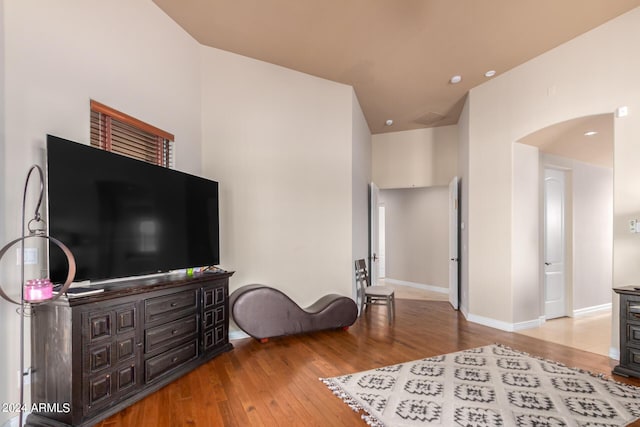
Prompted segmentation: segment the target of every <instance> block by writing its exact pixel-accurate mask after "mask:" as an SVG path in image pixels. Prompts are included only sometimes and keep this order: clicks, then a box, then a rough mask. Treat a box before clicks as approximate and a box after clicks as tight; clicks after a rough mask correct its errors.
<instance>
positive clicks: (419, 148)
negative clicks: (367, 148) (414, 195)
mask: <svg viewBox="0 0 640 427" xmlns="http://www.w3.org/2000/svg"><path fill="white" fill-rule="evenodd" d="M372 144H373V149H372V150H373V152H372V158H373V181H374V182H375V183H376V185H377V186H378V187H379V188H410V187H429V186H432V185H448V184H449V182H450V181H451V179H452V178H453V177H454V176H456V173H457V170H458V127H457V126H442V127H436V128H429V129H416V130H408V131H402V132H389V133H382V134H377V135H373V137H372Z"/></svg>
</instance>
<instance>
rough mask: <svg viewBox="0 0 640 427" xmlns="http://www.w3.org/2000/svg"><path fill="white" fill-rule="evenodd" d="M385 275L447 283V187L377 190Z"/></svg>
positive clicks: (442, 285)
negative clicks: (382, 220) (382, 211)
mask: <svg viewBox="0 0 640 427" xmlns="http://www.w3.org/2000/svg"><path fill="white" fill-rule="evenodd" d="M379 202H380V204H384V207H385V217H386V221H385V235H386V239H385V240H386V245H385V261H386V262H385V266H386V268H385V271H386V277H387V278H388V279H394V280H400V281H405V282H412V283H416V284H421V285H427V286H435V287H440V288H447V289H448V287H449V212H448V209H447V207H448V205H449V187H447V186H434V187H423V188H404V189H389V190H380V195H379Z"/></svg>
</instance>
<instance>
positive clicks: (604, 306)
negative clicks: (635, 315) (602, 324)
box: [573, 303, 611, 317]
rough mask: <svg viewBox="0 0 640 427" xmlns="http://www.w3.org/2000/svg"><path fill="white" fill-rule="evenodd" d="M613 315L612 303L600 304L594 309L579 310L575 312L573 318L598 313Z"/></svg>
mask: <svg viewBox="0 0 640 427" xmlns="http://www.w3.org/2000/svg"><path fill="white" fill-rule="evenodd" d="M606 312H609V313H611V303H608V304H600V305H594V306H592V307H585V308H579V309H577V310H573V317H580V316H586V315H588V314H596V313H603V314H604V313H606Z"/></svg>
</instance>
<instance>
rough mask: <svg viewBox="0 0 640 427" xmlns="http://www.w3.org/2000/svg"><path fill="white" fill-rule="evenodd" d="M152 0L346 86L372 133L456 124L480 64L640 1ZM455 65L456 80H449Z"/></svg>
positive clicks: (535, 47) (184, 21)
mask: <svg viewBox="0 0 640 427" xmlns="http://www.w3.org/2000/svg"><path fill="white" fill-rule="evenodd" d="M153 1H154V2H155V3H156V4H157V5H158V6H159V7H160V8H161V9H163V10H164V11H165V12H166V13H167V14H168V15H169V16H170V17H171V18H172V19H173V20H175V21H176V22H177V23H178V24H179V25H181V26H182V27H183V28H184V29H185V30H186V31H187V32H188V33H189V34H191V35H192V36H193V37H194V38H195V39H196V40H197V41H198V42H200V43H201V44H203V45H208V46H212V47H216V48H219V49H222V50H226V51H229V52H234V53H237V54H240V55H244V56H248V57H251V58H255V59H259V60H262V61H266V62H269V63H272V64H277V65H281V66H283V67H287V68H290V69H293V70H298V71H301V72H304V73H308V74H311V75H314V76H318V77H322V78H325V79H329V80H333V81H336V82H340V83H345V84H348V85H351V86H353V87H354V89H355V92H356V95H357V96H358V100H359V102H360V105H361V107H362V110H363V112H364V115H365V117H366V119H367V122H368V124H369V128H370V129H371V132H372V133H374V134H376V133H383V132H390V131H399V130H408V129H417V128H424V127H434V126H443V125H450V124H455V123H457V121H458V118H459V115H460V111H461V109H462V106H463V104H464V100H465V96H466V94H467V92H468V91H469V90H470V89H471V88H473V87H474V86H477V85H479V84H481V83H483V82H485V81H486V80H487V79H489V78H491V77H486V76H485V73H486V72H487V71H490V70H495V72H496V75H500V74H501V73H504V72H505V71H507V70H509V69H511V68H514V67H516V66H518V65H519V64H522V63H524V62H526V61H528V60H530V59H532V58H534V57H536V56H537V55H540V54H541V53H544V52H545V51H548V50H550V49H552V48H554V47H556V46H558V45H560V44H562V43H564V42H566V41H568V40H570V39H572V38H574V37H576V36H578V35H580V34H582V33H584V32H587V31H589V30H591V29H593V28H595V27H596V26H598V25H600V24H603V23H604V22H606V21H608V20H610V19H612V18H615V17H616V16H618V15H621V14H623V13H624V12H627V11H629V10H631V9H633V8H635V7H638V6H640V0H536V1H533V0H518V1H514V0H315V1H314V0H234V1H231V0H188V1H185V0H153ZM454 75H459V76H461V77H462V80H461V81H460V83H457V84H452V83H450V79H451V77H452V76H454ZM523 84H526V82H523ZM388 119H391V120H393V122H394V123H393V125H392V126H386V125H385V122H386V121H387V120H388Z"/></svg>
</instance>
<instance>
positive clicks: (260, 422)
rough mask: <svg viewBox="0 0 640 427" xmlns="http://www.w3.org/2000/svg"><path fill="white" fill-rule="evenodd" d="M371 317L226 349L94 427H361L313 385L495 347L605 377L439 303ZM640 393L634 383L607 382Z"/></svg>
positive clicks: (605, 366)
mask: <svg viewBox="0 0 640 427" xmlns="http://www.w3.org/2000/svg"><path fill="white" fill-rule="evenodd" d="M396 308H397V316H396V320H395V323H394V324H393V325H388V323H387V318H386V310H385V307H372V308H370V309H369V310H368V311H367V312H366V313H365V314H364V315H363V316H361V317H360V318H359V319H358V320H357V321H356V323H355V324H354V325H353V326H352V327H351V328H350V329H349V330H348V331H343V330H335V331H325V332H318V333H313V334H306V335H299V336H292V337H282V338H274V339H271V340H270V341H269V342H267V343H265V344H261V343H259V342H257V341H255V340H253V339H244V340H236V341H233V344H234V347H235V348H234V349H233V350H232V351H230V352H228V353H225V354H223V355H221V356H219V357H217V358H215V359H214V360H212V361H211V362H209V363H207V364H206V365H203V366H201V367H200V368H198V369H196V370H195V371H193V372H191V373H189V374H187V375H185V376H184V377H182V378H180V379H179V380H177V381H175V382H173V383H171V384H170V385H168V386H166V387H164V388H163V389H161V390H159V391H158V392H156V393H154V394H152V395H150V396H148V397H147V398H145V399H143V400H141V401H140V402H138V403H136V404H134V405H132V406H130V407H129V408H127V409H125V410H123V411H122V412H120V413H118V414H116V415H114V416H112V417H111V418H108V419H107V420H105V421H103V422H102V423H100V424H98V426H100V427H116V426H147V425H149V426H151V425H153V426H167V427H169V426H171V427H173V426H241V427H245V426H285V425H286V426H294V425H295V426H359V425H360V426H365V423H364V422H363V421H362V420H361V419H360V415H359V414H358V413H356V412H354V411H352V410H351V409H350V408H349V407H348V406H347V405H345V404H344V403H342V401H341V400H340V399H338V398H337V397H335V396H334V395H333V394H332V393H331V392H330V391H329V389H328V388H327V387H326V386H325V385H324V384H323V383H322V382H321V381H319V380H318V378H320V377H332V376H336V375H343V374H347V373H350V372H358V371H362V370H367V369H372V368H376V367H380V366H385V365H390V364H395V363H400V362H405V361H409V360H415V359H419V358H423V357H429V356H435V355H438V354H444V353H451V352H454V351H458V350H463V349H468V348H473V347H478V346H483V345H487V344H492V343H501V344H504V345H507V346H510V347H512V348H515V349H518V350H521V351H525V352H528V353H530V354H532V355H536V356H541V357H545V358H549V359H554V360H557V361H559V362H562V363H564V364H566V365H568V366H572V367H579V368H582V369H587V370H589V371H592V372H599V373H604V374H606V375H607V376H609V375H610V373H611V369H612V368H613V366H615V364H616V363H615V361H613V360H611V359H609V358H608V357H606V356H602V355H598V354H594V353H588V352H585V351H581V350H577V349H574V348H570V347H566V346H563V345H559V344H555V343H551V342H546V341H541V340H539V339H536V338H532V337H528V336H524V335H521V334H515V333H509V332H503V331H499V330H496V329H492V328H488V327H485V326H481V325H478V324H474V323H470V322H467V321H466V320H465V319H464V317H463V316H462V315H461V314H460V313H459V312H456V311H454V310H452V309H451V306H450V305H449V304H448V303H447V302H442V301H417V300H402V299H399V300H397V301H396ZM615 379H616V380H618V381H620V382H625V383H629V384H634V385H636V386H640V380H638V379H627V378H623V377H618V376H616V377H615Z"/></svg>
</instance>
